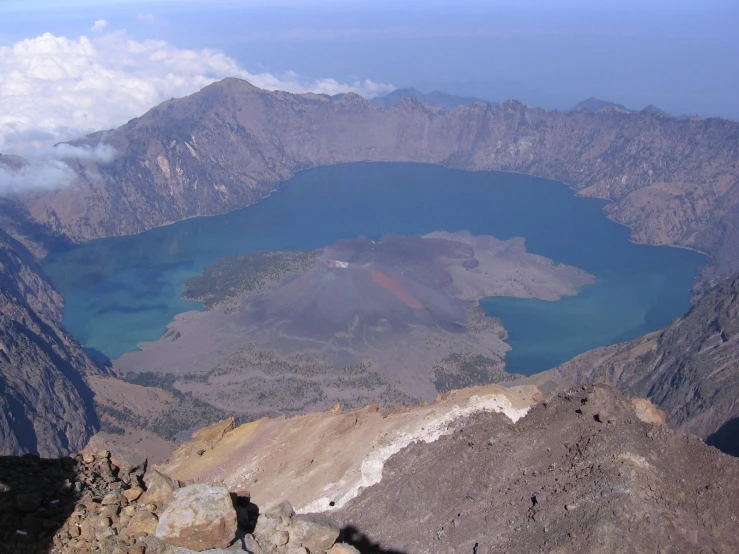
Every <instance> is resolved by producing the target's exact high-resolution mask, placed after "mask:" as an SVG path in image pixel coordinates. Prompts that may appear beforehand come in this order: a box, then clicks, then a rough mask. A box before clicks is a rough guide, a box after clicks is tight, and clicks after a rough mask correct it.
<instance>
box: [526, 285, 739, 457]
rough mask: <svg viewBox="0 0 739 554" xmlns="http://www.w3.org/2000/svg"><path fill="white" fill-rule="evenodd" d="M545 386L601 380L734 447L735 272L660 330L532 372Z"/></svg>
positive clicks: (737, 433) (738, 394) (737, 380)
mask: <svg viewBox="0 0 739 554" xmlns="http://www.w3.org/2000/svg"><path fill="white" fill-rule="evenodd" d="M529 381H530V382H535V383H537V384H538V385H539V386H540V388H542V389H544V390H547V391H548V392H549V391H551V390H553V389H554V388H556V387H560V388H562V387H567V386H570V385H571V384H573V383H579V382H590V381H601V382H606V383H610V384H613V385H615V386H616V387H618V388H619V389H620V390H622V391H624V392H625V393H626V394H629V395H635V396H642V397H648V398H649V399H651V400H652V402H654V403H655V404H657V405H658V406H659V407H660V408H661V409H663V410H664V411H665V412H666V413H667V421H668V423H669V425H670V426H671V427H673V428H676V429H680V430H683V431H686V432H689V433H693V434H696V435H698V436H700V437H702V438H704V439H709V442H713V443H715V444H716V445H717V446H720V447H721V448H722V449H725V450H726V451H729V452H732V453H734V454H739V429H737V426H736V422H737V421H738V418H739V402H737V398H739V274H737V275H734V276H733V277H730V278H728V279H726V280H724V281H722V282H721V283H719V284H718V285H716V286H715V287H713V288H712V289H710V290H709V291H707V292H706V293H705V294H704V295H703V296H701V298H700V299H699V300H698V301H697V302H696V304H695V306H693V308H692V309H691V310H690V311H689V312H688V313H687V314H685V315H684V316H682V317H680V318H678V319H677V320H675V321H674V322H673V323H671V324H670V325H668V326H667V327H665V328H664V329H662V330H660V331H656V332H654V333H650V334H648V335H645V336H643V337H639V338H637V339H634V340H633V341H630V342H627V343H624V344H617V345H613V346H608V347H606V348H599V349H596V350H592V351H590V352H586V353H584V354H581V355H580V356H578V357H576V358H574V359H573V360H571V361H569V362H567V363H565V364H563V365H561V366H559V367H558V368H556V369H554V370H551V371H548V372H545V373H543V374H540V375H536V376H534V377H533V378H531V379H530V380H529Z"/></svg>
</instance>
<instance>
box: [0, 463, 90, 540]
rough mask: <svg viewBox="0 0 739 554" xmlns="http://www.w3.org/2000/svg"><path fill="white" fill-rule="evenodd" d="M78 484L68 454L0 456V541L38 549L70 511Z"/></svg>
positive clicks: (73, 466) (76, 493)
mask: <svg viewBox="0 0 739 554" xmlns="http://www.w3.org/2000/svg"><path fill="white" fill-rule="evenodd" d="M81 490H82V487H81V486H80V483H79V482H78V480H77V471H76V462H75V460H74V459H72V458H60V459H48V460H47V459H43V458H39V457H38V456H35V455H31V454H27V455H25V456H2V457H0V545H2V547H1V549H5V550H3V551H4V552H14V553H19V554H22V553H34V554H35V553H42V552H44V553H45V552H49V550H51V545H52V539H53V537H54V535H55V534H56V532H57V531H58V530H59V529H60V528H61V527H62V526H63V525H64V523H65V522H66V521H67V519H68V518H69V516H70V515H71V514H72V512H74V509H75V504H76V502H77V501H78V500H79V498H80V496H81Z"/></svg>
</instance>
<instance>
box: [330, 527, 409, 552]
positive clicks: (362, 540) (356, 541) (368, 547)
mask: <svg viewBox="0 0 739 554" xmlns="http://www.w3.org/2000/svg"><path fill="white" fill-rule="evenodd" d="M339 540H340V541H341V542H345V543H347V544H350V545H352V546H353V547H354V548H356V549H357V550H359V552H360V553H361V554H405V552H403V551H402V550H395V549H387V548H383V547H382V546H380V544H379V543H376V542H372V540H371V539H370V538H369V537H368V536H367V535H365V534H364V533H362V532H361V531H360V530H359V529H357V528H356V527H354V526H353V525H347V526H346V527H344V528H343V529H342V530H341V533H340V534H339Z"/></svg>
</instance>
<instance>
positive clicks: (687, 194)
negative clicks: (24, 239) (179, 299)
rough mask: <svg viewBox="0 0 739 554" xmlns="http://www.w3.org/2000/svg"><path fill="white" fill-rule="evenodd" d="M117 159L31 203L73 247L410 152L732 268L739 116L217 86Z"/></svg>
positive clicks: (117, 135)
mask: <svg viewBox="0 0 739 554" xmlns="http://www.w3.org/2000/svg"><path fill="white" fill-rule="evenodd" d="M101 141H102V142H106V143H108V144H110V145H112V146H114V147H115V149H116V151H117V152H118V157H117V158H116V159H115V161H113V162H111V163H109V164H105V165H102V164H100V165H91V164H85V163H81V162H79V163H78V165H77V170H78V173H79V174H80V178H79V181H78V182H77V183H76V184H75V186H73V187H68V188H66V189H64V190H60V191H57V192H54V193H50V194H43V195H39V196H36V197H34V198H29V199H27V206H28V207H29V209H30V211H31V214H32V215H33V217H34V218H35V219H36V220H37V221H38V222H41V223H42V224H44V225H48V226H50V227H51V228H53V229H54V230H56V231H57V232H59V233H63V234H65V235H67V236H69V237H72V238H73V239H74V240H85V239H88V238H91V237H100V236H108V235H116V234H123V233H133V232H139V231H143V230H145V229H148V228H151V227H154V226H157V225H161V224H164V223H168V222H172V221H176V220H180V219H183V218H186V217H191V216H196V215H206V214H216V213H222V212H225V211H228V210H230V209H234V208H237V207H242V206H246V205H249V204H251V203H253V202H255V201H257V200H259V199H260V198H262V197H263V196H264V195H266V194H268V193H269V192H270V191H271V190H273V189H274V188H275V187H276V185H277V183H278V182H280V181H281V180H283V179H286V178H288V177H290V176H291V175H293V174H294V172H295V171H298V170H300V169H303V168H307V167H312V166H318V165H326V164H335V163H342V162H354V161H411V162H413V161H415V162H426V163H435V164H443V165H446V166H450V167H455V168H461V169H468V170H505V171H519V172H524V173H529V174H533V175H538V176H542V177H548V178H552V179H558V180H561V181H564V182H566V183H568V184H569V185H570V186H572V187H573V188H574V189H576V190H577V191H579V192H580V193H581V194H584V195H589V196H595V197H600V198H607V199H609V200H612V201H613V204H610V205H609V206H608V208H607V210H606V211H607V213H608V215H609V216H610V217H612V218H613V219H615V220H616V221H619V222H621V223H624V224H626V225H628V226H629V227H631V228H632V229H633V234H634V238H635V239H636V240H638V241H641V242H647V243H651V244H671V245H679V246H685V247H690V248H696V249H699V250H702V251H706V252H709V253H710V254H711V255H712V259H711V268H710V269H711V271H710V272H709V274H708V275H709V277H710V276H712V275H714V274H726V273H728V272H731V271H732V270H739V255H737V254H738V253H739V242H738V241H737V239H736V236H737V233H736V231H738V230H739V229H737V228H736V227H737V225H739V223H737V220H739V218H737V217H736V215H737V211H738V210H739V186H738V182H739V149H737V148H736V144H737V143H738V142H739V123H735V122H731V121H726V120H721V119H698V118H696V119H672V118H667V117H663V116H660V115H658V114H654V113H651V112H625V111H623V110H619V109H617V108H612V107H607V108H604V109H601V110H599V111H597V112H595V113H591V112H589V111H587V110H576V111H574V112H571V113H561V112H556V111H547V110H543V109H539V108H533V107H530V106H525V105H523V104H520V103H518V102H514V101H509V102H506V103H503V104H501V105H498V106H492V105H489V104H482V103H476V104H473V105H470V106H459V107H457V108H455V109H453V110H448V111H444V110H442V109H439V108H430V107H427V106H424V105H422V104H421V103H420V102H418V100H416V99H413V98H406V99H403V100H401V101H400V102H398V103H397V104H396V106H395V108H394V109H392V110H389V111H385V110H383V109H381V108H379V107H377V106H374V105H372V104H370V103H369V102H367V101H365V100H363V99H362V98H360V97H359V96H357V95H355V94H347V95H344V96H342V97H340V98H329V97H325V96H319V95H315V94H306V95H294V94H289V93H285V92H279V91H278V92H267V91H264V90H260V89H258V88H256V87H254V86H252V85H250V84H248V83H246V82H244V81H239V80H236V79H226V80H224V81H221V82H218V83H215V84H213V85H211V86H209V87H206V88H205V89H203V90H202V91H200V92H198V93H196V94H193V95H191V96H189V97H186V98H182V99H178V100H170V101H168V102H165V103H164V104H161V105H160V106H157V107H156V108H154V109H152V110H151V111H149V112H148V113H147V114H145V115H143V116H142V117H140V118H138V119H135V120H132V121H130V122H129V123H127V124H126V125H124V126H122V127H120V128H119V129H116V130H114V131H109V132H104V133H97V134H94V135H91V136H89V137H87V138H86V139H84V140H82V141H80V142H83V143H87V144H94V143H97V142H101Z"/></svg>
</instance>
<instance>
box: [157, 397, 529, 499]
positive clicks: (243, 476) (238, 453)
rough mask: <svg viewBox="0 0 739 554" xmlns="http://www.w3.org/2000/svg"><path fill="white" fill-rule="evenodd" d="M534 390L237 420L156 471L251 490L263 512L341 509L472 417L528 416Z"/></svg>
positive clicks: (206, 432)
mask: <svg viewBox="0 0 739 554" xmlns="http://www.w3.org/2000/svg"><path fill="white" fill-rule="evenodd" d="M537 395H538V391H537V390H536V388H535V387H517V388H513V389H507V388H504V387H501V386H498V385H487V386H484V387H473V388H470V389H464V390H460V391H454V392H452V393H449V394H447V395H444V396H442V397H440V398H439V399H438V400H437V401H436V402H435V403H433V404H428V405H422V406H417V407H414V408H398V409H396V410H382V409H381V408H380V407H379V406H378V405H377V404H374V405H370V406H367V407H365V408H362V409H358V410H352V411H347V412H342V411H341V408H340V406H338V405H337V406H336V407H335V408H334V409H333V410H332V411H330V412H318V413H312V414H307V415H303V416H298V417H293V418H289V419H287V418H284V417H280V418H274V419H267V418H265V419H260V420H258V421H254V422H251V423H245V424H244V425H240V426H238V427H236V426H235V424H234V421H233V420H226V421H223V422H220V423H217V424H214V425H212V426H210V427H208V428H206V429H202V430H201V431H199V432H197V433H195V434H194V435H193V439H192V440H191V441H190V442H187V443H185V444H183V445H182V446H181V447H180V448H178V449H177V450H176V451H175V452H174V453H173V454H172V455H171V456H170V458H169V460H168V461H167V462H166V463H164V464H163V465H161V466H159V467H158V469H160V470H161V471H163V472H165V473H166V474H168V475H171V476H172V477H174V478H176V479H179V480H182V481H186V482H191V481H195V482H201V483H210V482H223V483H225V484H226V485H227V486H228V487H229V488H230V489H231V490H244V489H246V490H249V491H250V492H251V497H252V499H253V500H254V502H256V503H257V504H258V505H259V506H261V507H263V508H270V507H271V506H273V505H275V504H276V503H279V502H280V501H281V500H283V499H286V500H289V501H290V502H291V503H293V505H294V506H295V507H296V509H297V510H298V511H303V512H306V511H324V510H329V509H332V508H337V507H339V506H342V505H343V504H345V503H346V502H347V501H349V500H350V499H351V498H353V497H354V496H356V494H357V493H358V491H359V490H361V489H362V488H364V487H367V486H370V485H372V484H374V483H376V482H378V481H379V480H380V478H381V476H382V473H383V469H382V468H383V465H384V464H385V462H386V461H387V460H388V458H390V457H391V456H392V455H393V454H395V453H396V452H398V451H400V450H402V449H403V448H405V447H406V446H407V445H408V444H411V443H413V442H416V441H419V442H433V441H435V440H437V439H438V438H439V437H440V436H442V435H444V434H446V433H449V432H450V431H451V430H452V429H453V428H454V427H455V425H458V424H459V423H460V422H461V421H464V419H465V418H467V417H468V416H470V415H471V414H475V413H479V412H500V413H503V414H505V417H506V418H507V419H508V420H509V421H515V420H517V419H519V418H521V417H523V415H525V414H526V412H527V410H528V408H529V406H531V404H533V403H534V402H535V400H536V399H537V398H538V396H537Z"/></svg>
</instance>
